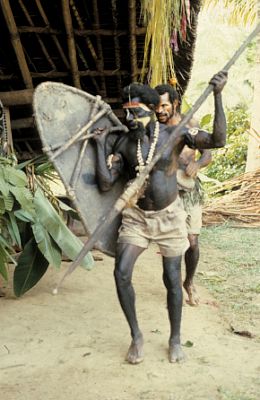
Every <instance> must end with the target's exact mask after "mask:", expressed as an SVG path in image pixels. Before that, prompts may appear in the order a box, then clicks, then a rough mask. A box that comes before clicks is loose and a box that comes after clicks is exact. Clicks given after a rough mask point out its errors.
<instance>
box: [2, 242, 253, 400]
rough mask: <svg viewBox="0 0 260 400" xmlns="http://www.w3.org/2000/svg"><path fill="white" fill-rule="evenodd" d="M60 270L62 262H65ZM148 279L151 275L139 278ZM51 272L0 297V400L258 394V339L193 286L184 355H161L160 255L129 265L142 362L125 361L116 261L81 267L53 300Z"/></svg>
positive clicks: (162, 399) (232, 398)
mask: <svg viewBox="0 0 260 400" xmlns="http://www.w3.org/2000/svg"><path fill="white" fill-rule="evenodd" d="M64 267H67V264H65V263H64ZM146 277H149V279H146ZM57 279H58V273H57V272H55V271H54V270H53V269H51V268H50V270H49V271H48V273H47V274H46V276H45V277H44V278H43V279H42V281H41V282H40V283H39V284H38V285H37V286H36V287H35V288H34V289H32V290H31V291H30V292H29V293H27V294H26V295H24V297H22V298H21V299H15V298H14V297H13V296H12V294H11V293H7V296H6V297H5V298H0V313H1V314H0V315H1V325H0V393H1V399H2V400H41V399H44V400H67V399H70V400H74V399H75V400H101V399H102V400H132V399H133V400H135V399H138V400H139V399H140V400H155V399H156V400H157V399H158V400H184V399H185V400H190V399H195V400H204V399H205V400H215V399H220V400H253V399H254V400H256V399H259V398H260V397H258V396H260V394H259V393H260V379H259V376H260V351H259V350H260V345H259V343H258V342H257V341H255V340H250V339H247V338H243V337H239V336H236V335H234V334H232V333H230V332H229V331H228V327H227V326H226V324H225V322H224V321H222V320H221V318H220V313H219V309H218V307H216V305H214V302H213V301H212V298H210V296H209V294H208V293H207V291H206V290H205V289H203V288H201V287H199V288H198V289H199V294H200V297H201V299H202V304H201V305H200V306H199V307H197V308H191V307H189V306H185V307H184V310H183V325H182V343H183V344H185V343H186V342H187V341H190V342H192V343H193V346H192V347H184V349H185V351H186V354H187V357H188V359H187V361H186V363H184V364H180V365H174V364H170V363H169V362H168V360H167V341H168V335H169V324H168V318H167V310H166V306H165V290H164V287H163V284H162V279H161V258H160V255H159V254H158V252H157V248H156V247H153V246H151V247H150V248H149V250H147V251H146V252H145V253H144V254H143V255H142V256H141V258H140V259H139V260H138V263H137V267H136V270H135V276H134V281H135V287H136V292H137V309H138V314H139V320H140V325H141V328H142V330H143V333H144V338H145V360H144V362H143V363H141V364H139V365H137V366H132V365H128V364H127V363H126V362H125V361H124V356H125V353H126V351H127V348H128V346H129V343H130V337H129V332H128V327H127V324H126V321H125V320H124V317H123V314H122V312H121V309H120V307H119V304H118V301H117V298H116V293H115V287H114V281H113V259H111V258H109V257H106V256H103V261H97V262H96V266H95V267H94V269H93V270H92V271H91V272H86V271H84V270H83V269H81V268H78V269H77V270H76V271H75V272H74V273H73V274H72V275H71V276H70V277H69V278H68V279H67V280H66V281H65V282H64V286H63V288H62V289H61V291H60V293H59V294H58V295H57V296H53V295H51V294H50V293H51V288H52V284H53V282H54V281H56V280H57Z"/></svg>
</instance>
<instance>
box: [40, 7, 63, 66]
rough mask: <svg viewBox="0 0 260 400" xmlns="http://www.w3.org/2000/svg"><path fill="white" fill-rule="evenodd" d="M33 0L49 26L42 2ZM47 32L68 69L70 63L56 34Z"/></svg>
mask: <svg viewBox="0 0 260 400" xmlns="http://www.w3.org/2000/svg"><path fill="white" fill-rule="evenodd" d="M35 1H36V5H37V7H38V10H39V13H40V14H41V17H42V19H43V21H44V23H45V24H46V26H47V27H50V23H49V20H48V18H47V15H46V14H45V11H44V9H43V7H42V4H41V0H35ZM49 33H50V35H51V38H52V40H53V42H54V44H55V46H56V48H57V50H58V52H59V54H60V56H61V59H62V61H63V62H64V64H65V66H66V68H67V69H70V64H69V62H68V60H67V57H66V55H65V53H64V51H63V50H62V47H61V45H60V42H59V41H58V39H57V36H56V35H55V34H54V33H51V32H49Z"/></svg>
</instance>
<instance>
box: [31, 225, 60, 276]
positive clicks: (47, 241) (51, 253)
mask: <svg viewBox="0 0 260 400" xmlns="http://www.w3.org/2000/svg"><path fill="white" fill-rule="evenodd" d="M32 230H33V234H34V237H35V240H36V242H37V244H38V247H39V249H40V250H41V252H42V254H43V255H44V257H45V258H47V260H48V261H49V263H50V264H51V265H53V266H54V267H56V268H59V267H60V264H61V250H60V248H59V247H58V245H57V244H56V243H55V241H54V240H53V239H52V237H51V236H50V235H49V233H48V231H47V229H45V228H44V226H43V225H42V224H41V223H40V222H37V223H35V224H33V225H32Z"/></svg>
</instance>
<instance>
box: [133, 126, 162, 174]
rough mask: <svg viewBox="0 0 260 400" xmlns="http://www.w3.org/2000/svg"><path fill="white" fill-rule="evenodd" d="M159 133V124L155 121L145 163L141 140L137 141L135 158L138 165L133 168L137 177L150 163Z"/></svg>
mask: <svg viewBox="0 0 260 400" xmlns="http://www.w3.org/2000/svg"><path fill="white" fill-rule="evenodd" d="M159 132H160V125H159V122H158V121H156V122H155V127H154V135H153V141H152V143H151V146H150V149H149V153H148V155H147V158H146V161H144V159H143V155H142V149H141V139H138V141H137V150H136V157H137V161H138V165H137V167H136V168H135V169H136V171H137V176H138V175H139V174H140V172H141V171H142V170H143V169H144V168H145V166H146V165H148V164H150V162H151V161H152V158H153V156H154V152H155V148H156V145H157V142H158V138H159Z"/></svg>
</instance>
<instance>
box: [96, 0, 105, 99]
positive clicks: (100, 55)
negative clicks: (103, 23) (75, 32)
mask: <svg viewBox="0 0 260 400" xmlns="http://www.w3.org/2000/svg"><path fill="white" fill-rule="evenodd" d="M92 6H93V14H94V24H92V25H93V27H94V29H95V30H96V31H97V48H98V58H99V59H98V60H97V69H98V71H99V72H102V71H103V70H104V57H103V49H102V42H101V37H100V35H99V34H98V30H99V29H100V22H99V13H98V5H97V0H92ZM100 95H101V96H106V95H107V90H106V81H105V78H104V76H102V77H101V92H100Z"/></svg>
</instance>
